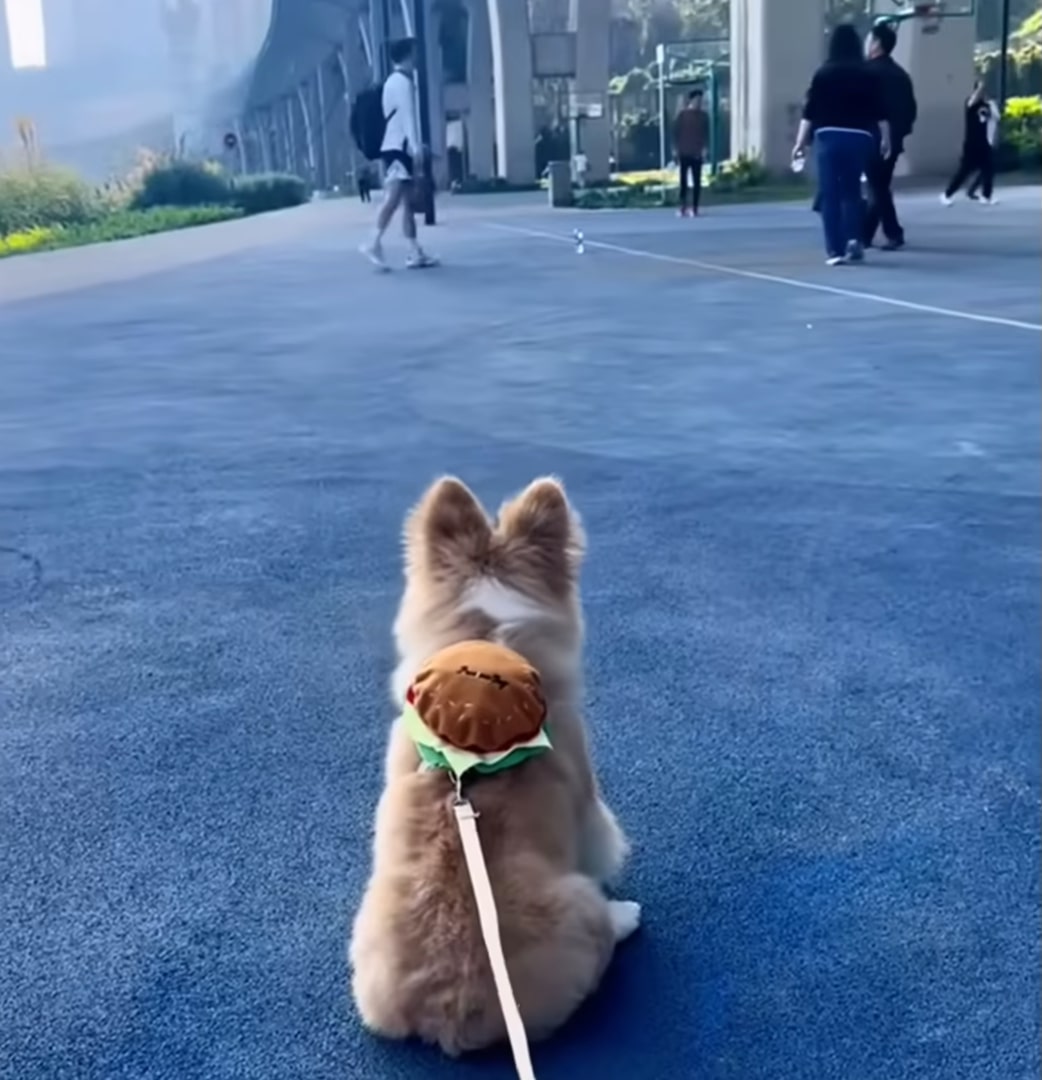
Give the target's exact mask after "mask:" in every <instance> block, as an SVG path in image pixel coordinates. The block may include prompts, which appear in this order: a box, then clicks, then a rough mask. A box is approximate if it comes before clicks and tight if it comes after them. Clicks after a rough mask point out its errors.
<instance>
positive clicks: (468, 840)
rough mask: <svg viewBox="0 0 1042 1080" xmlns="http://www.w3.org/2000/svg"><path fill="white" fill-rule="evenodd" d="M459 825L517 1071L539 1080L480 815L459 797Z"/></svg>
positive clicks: (525, 1079) (525, 1078) (526, 1079)
mask: <svg viewBox="0 0 1042 1080" xmlns="http://www.w3.org/2000/svg"><path fill="white" fill-rule="evenodd" d="M454 809H455V812H456V824H457V825H458V826H459V835H460V839H461V840H462V841H463V857H464V858H465V859H466V860H467V873H468V874H469V875H470V885H471V888H472V889H473V890H474V899H475V900H476V901H477V905H478V919H479V920H480V922H481V936H482V937H483V938H484V939H485V949H486V951H487V952H488V959H489V963H490V964H491V965H492V978H493V979H494V980H495V983H496V994H497V995H498V997H499V1005H500V1008H501V1009H502V1010H503V1019H504V1020H505V1021H506V1025H507V1037H508V1038H509V1039H510V1049H511V1052H512V1053H513V1055H514V1067H515V1068H516V1069H517V1075H518V1077H519V1078H520V1080H536V1077H535V1072H534V1071H533V1070H532V1058H531V1055H530V1054H529V1051H528V1037H527V1036H526V1035H525V1025H524V1021H523V1020H522V1019H521V1013H520V1011H519V1010H518V1007H517V1001H516V1000H515V999H514V989H513V987H512V986H511V985H510V972H508V971H507V962H506V957H504V955H503V942H502V941H501V940H500V937H499V916H498V915H497V914H496V898H495V896H493V894H492V882H491V881H489V878H488V867H487V866H486V865H485V856H484V853H483V852H482V850H481V837H480V836H479V835H478V812H477V811H476V810H475V809H474V807H473V806H471V804H470V803H469V802H468V801H467V800H466V799H464V798H462V797H460V796H457V799H456V803H455V807H454Z"/></svg>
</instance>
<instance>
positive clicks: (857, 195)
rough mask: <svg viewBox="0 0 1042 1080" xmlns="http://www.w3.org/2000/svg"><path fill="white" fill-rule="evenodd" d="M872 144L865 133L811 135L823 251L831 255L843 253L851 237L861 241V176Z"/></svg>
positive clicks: (862, 223)
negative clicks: (812, 138) (815, 165)
mask: <svg viewBox="0 0 1042 1080" xmlns="http://www.w3.org/2000/svg"><path fill="white" fill-rule="evenodd" d="M875 145H876V144H875V140H874V139H873V138H872V137H871V136H870V135H869V134H868V133H867V132H861V131H818V132H815V134H814V148H815V149H814V154H815V159H816V161H817V165H818V192H819V194H820V196H821V223H822V226H823V227H824V230H825V251H826V253H827V254H828V255H830V256H832V255H844V254H846V250H847V244H849V243H850V241H851V240H856V241H857V242H858V243H861V234H862V231H863V229H864V212H863V209H862V205H861V175H862V173H864V171H865V169H866V167H867V165H868V163H869V155H870V154H871V153H872V152H873V150H874V148H875Z"/></svg>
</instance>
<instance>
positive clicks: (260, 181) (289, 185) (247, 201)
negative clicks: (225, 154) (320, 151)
mask: <svg viewBox="0 0 1042 1080" xmlns="http://www.w3.org/2000/svg"><path fill="white" fill-rule="evenodd" d="M230 198H231V202H232V204H233V205H234V206H237V207H239V209H240V210H242V212H243V213H244V214H263V213H266V212H267V211H268V210H285V209H287V208H288V207H291V206H300V205H301V203H305V202H307V200H308V188H307V184H306V183H305V182H304V181H303V180H302V179H301V178H300V177H299V176H292V175H290V174H289V173H258V174H257V175H255V176H241V177H239V178H237V179H236V180H233V181H232V185H231V191H230Z"/></svg>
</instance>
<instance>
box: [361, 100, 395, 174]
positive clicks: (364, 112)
mask: <svg viewBox="0 0 1042 1080" xmlns="http://www.w3.org/2000/svg"><path fill="white" fill-rule="evenodd" d="M395 111H397V110H395ZM391 116H394V113H393V112H392V113H391ZM390 118H391V117H390V116H384V91H383V87H382V86H370V87H369V88H368V89H366V90H363V91H362V92H361V93H360V94H359V95H358V97H356V98H355V101H354V104H353V105H352V106H351V135H352V137H353V138H354V140H355V145H356V146H357V147H358V149H359V150H361V151H362V153H363V154H364V155H365V158H366V160H367V161H376V160H378V159H379V157H380V147H381V146H382V145H383V141H384V134H385V132H386V131H387V121H388V120H389V119H390Z"/></svg>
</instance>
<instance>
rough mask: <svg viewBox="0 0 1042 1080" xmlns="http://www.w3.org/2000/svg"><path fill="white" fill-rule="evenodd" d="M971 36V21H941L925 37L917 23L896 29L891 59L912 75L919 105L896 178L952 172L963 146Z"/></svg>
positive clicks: (973, 32)
mask: <svg viewBox="0 0 1042 1080" xmlns="http://www.w3.org/2000/svg"><path fill="white" fill-rule="evenodd" d="M976 30H977V27H976V23H975V21H974V20H973V19H970V18H947V19H944V20H943V22H942V23H941V29H940V31H939V32H938V33H936V34H924V33H923V31H922V24H921V23H920V22H919V20H918V19H909V20H908V21H907V22H904V23H902V24H901V25H900V27H899V28H898V31H897V48H896V49H895V50H894V59H895V60H896V61H897V62H898V63H899V64H900V65H901V66H902V67H903V68H904V69H905V70H906V71H907V72H908V74H909V75H911V77H912V81H913V82H914V83H915V96H916V99H917V101H918V103H919V119H918V120H917V121H916V124H915V131H914V132H913V133H912V136H911V138H910V139H908V141H907V142H906V143H905V152H904V156H903V157H902V159H901V161H900V162H899V166H898V170H899V172H901V173H904V174H906V175H917V174H918V175H928V176H929V175H943V174H945V173H947V172H950V171H952V170H954V168H955V162H956V159H957V158H958V156H959V149H960V147H961V146H962V135H963V107H964V105H965V103H966V98H968V97H969V96H970V91H971V90H972V89H973V78H974V72H973V50H974V45H975V43H976V36H977V34H976Z"/></svg>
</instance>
